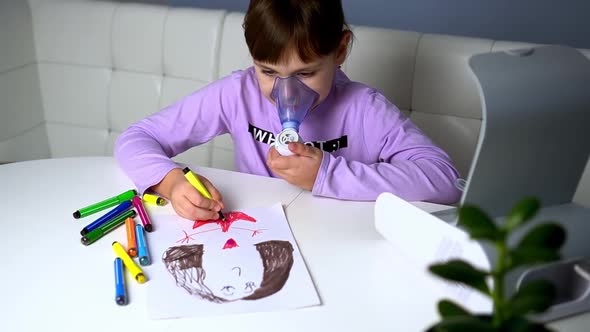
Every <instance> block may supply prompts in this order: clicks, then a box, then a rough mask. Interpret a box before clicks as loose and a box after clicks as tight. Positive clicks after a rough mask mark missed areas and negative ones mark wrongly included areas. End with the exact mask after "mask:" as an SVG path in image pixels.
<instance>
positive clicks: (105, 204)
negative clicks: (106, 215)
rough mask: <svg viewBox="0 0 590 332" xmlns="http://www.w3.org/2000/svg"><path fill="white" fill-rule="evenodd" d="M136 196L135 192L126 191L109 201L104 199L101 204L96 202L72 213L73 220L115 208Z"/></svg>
mask: <svg viewBox="0 0 590 332" xmlns="http://www.w3.org/2000/svg"><path fill="white" fill-rule="evenodd" d="M135 195H137V191H135V190H133V189H132V190H127V191H126V192H124V193H122V194H119V195H117V196H114V197H111V198H109V199H105V200H104V201H102V202H98V203H95V204H92V205H89V206H87V207H84V208H81V209H80V210H78V211H76V212H74V213H73V214H74V218H76V219H79V218H84V217H86V216H89V215H91V214H93V213H96V212H100V211H102V210H105V209H108V208H110V207H111V206H115V205H117V204H121V203H123V202H124V201H129V200H131V198H133V196H135Z"/></svg>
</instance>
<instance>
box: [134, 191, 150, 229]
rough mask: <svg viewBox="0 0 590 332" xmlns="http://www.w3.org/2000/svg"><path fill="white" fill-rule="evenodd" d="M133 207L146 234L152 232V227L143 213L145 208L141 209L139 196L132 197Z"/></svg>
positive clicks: (141, 204)
mask: <svg viewBox="0 0 590 332" xmlns="http://www.w3.org/2000/svg"><path fill="white" fill-rule="evenodd" d="M133 206H134V207H135V209H136V210H137V214H139V219H141V223H142V224H143V229H145V231H146V232H152V231H153V230H154V227H153V226H152V223H151V222H150V218H149V217H148V215H147V213H146V212H145V208H144V207H143V203H142V202H141V198H139V196H135V197H133Z"/></svg>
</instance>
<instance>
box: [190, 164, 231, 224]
mask: <svg viewBox="0 0 590 332" xmlns="http://www.w3.org/2000/svg"><path fill="white" fill-rule="evenodd" d="M182 172H183V173H184V177H185V178H186V179H187V180H188V182H190V184H192V185H193V187H195V188H196V189H197V191H198V192H199V193H200V194H201V195H203V196H204V197H207V198H209V199H213V196H211V194H210V193H209V190H207V188H205V186H204V185H203V183H202V182H201V180H199V178H198V177H197V176H196V175H195V173H193V172H191V170H190V168H188V167H185V168H184V169H183V170H182ZM218 213H219V218H221V220H225V216H224V215H223V213H221V211H219V212H218Z"/></svg>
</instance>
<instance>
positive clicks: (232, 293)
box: [203, 245, 264, 301]
mask: <svg viewBox="0 0 590 332" xmlns="http://www.w3.org/2000/svg"><path fill="white" fill-rule="evenodd" d="M252 258H254V259H252ZM203 268H204V270H205V271H207V275H206V277H205V282H206V284H207V286H208V287H209V289H210V290H211V292H213V294H214V295H215V296H218V297H220V298H222V299H225V300H228V301H234V300H239V299H241V298H243V297H246V296H248V295H250V294H252V293H253V292H254V291H255V290H256V289H257V288H258V287H260V284H261V282H262V275H263V272H264V269H263V266H262V261H261V260H260V254H259V253H258V251H257V250H256V247H255V246H253V245H247V246H243V247H236V248H233V249H232V250H213V251H209V250H206V251H205V252H204V254H203Z"/></svg>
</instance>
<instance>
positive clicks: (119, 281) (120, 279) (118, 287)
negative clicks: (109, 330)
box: [115, 257, 127, 305]
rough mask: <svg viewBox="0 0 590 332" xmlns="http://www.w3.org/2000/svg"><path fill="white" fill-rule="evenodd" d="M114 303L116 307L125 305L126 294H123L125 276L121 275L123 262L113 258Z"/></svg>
mask: <svg viewBox="0 0 590 332" xmlns="http://www.w3.org/2000/svg"><path fill="white" fill-rule="evenodd" d="M115 302H117V304H118V305H126V304H127V294H125V275H123V261H122V260H121V258H119V257H117V258H115Z"/></svg>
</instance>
